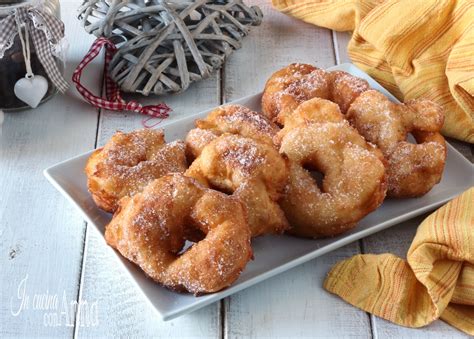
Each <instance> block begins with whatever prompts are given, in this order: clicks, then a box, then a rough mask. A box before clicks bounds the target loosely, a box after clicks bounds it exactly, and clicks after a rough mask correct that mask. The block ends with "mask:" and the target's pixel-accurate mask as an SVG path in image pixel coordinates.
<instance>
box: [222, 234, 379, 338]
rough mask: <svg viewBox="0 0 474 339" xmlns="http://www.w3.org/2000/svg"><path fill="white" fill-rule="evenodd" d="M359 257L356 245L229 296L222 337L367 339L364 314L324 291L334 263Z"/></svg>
mask: <svg viewBox="0 0 474 339" xmlns="http://www.w3.org/2000/svg"><path fill="white" fill-rule="evenodd" d="M282 250H284V249H282ZM357 253H359V247H358V243H357V242H356V243H353V244H350V245H348V246H345V247H343V248H340V249H338V250H336V251H334V252H331V253H330V254H327V255H325V256H322V257H320V258H317V259H315V260H312V261H310V262H308V263H306V264H304V265H301V266H299V267H296V268H294V269H292V270H290V271H288V272H285V273H283V274H280V275H278V276H276V277H274V278H272V279H269V280H266V281H263V282H261V283H260V284H258V285H256V286H253V287H251V288H248V289H246V290H244V291H242V292H239V293H237V294H234V295H232V296H231V297H230V298H228V299H226V303H225V304H226V308H225V315H226V322H225V331H226V332H225V333H226V336H227V337H228V338H302V337H305V338H309V337H324V338H330V337H348V336H351V337H358V338H367V337H368V336H370V325H369V321H368V317H367V314H366V313H365V312H363V311H360V310H358V309H356V308H354V307H352V306H350V305H348V304H347V303H345V302H344V301H343V300H342V299H340V298H338V297H336V296H334V295H332V294H330V293H328V292H326V291H325V290H324V289H323V287H322V285H323V282H324V279H325V277H326V274H327V272H328V271H329V269H330V268H331V267H332V266H333V265H334V264H335V263H336V262H338V261H340V260H343V259H346V258H349V257H351V256H353V255H355V254H357ZM255 260H258V258H255Z"/></svg>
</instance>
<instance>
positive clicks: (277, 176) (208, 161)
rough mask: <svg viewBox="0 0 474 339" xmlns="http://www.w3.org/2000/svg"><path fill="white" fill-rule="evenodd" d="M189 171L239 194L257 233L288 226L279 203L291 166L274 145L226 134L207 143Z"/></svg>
mask: <svg viewBox="0 0 474 339" xmlns="http://www.w3.org/2000/svg"><path fill="white" fill-rule="evenodd" d="M185 174H186V175H188V176H190V177H193V178H195V179H197V180H199V181H200V182H201V183H203V184H205V185H207V186H209V187H213V188H215V189H218V190H221V191H223V192H226V193H228V194H231V195H233V196H236V197H238V198H239V199H240V200H241V201H242V202H243V204H244V206H245V207H246V210H247V213H248V218H249V226H250V228H251V230H252V235H253V236H257V235H261V234H265V233H281V232H282V231H283V230H284V229H286V228H287V227H288V222H287V221H286V219H285V217H284V215H283V212H282V211H281V209H280V207H279V206H278V204H277V200H278V199H279V198H280V197H281V194H282V192H283V190H284V188H285V187H286V184H287V180H288V169H287V165H286V162H285V160H284V159H283V158H282V157H281V156H280V154H279V153H278V151H277V150H276V149H275V148H274V147H273V145H271V146H270V145H268V144H265V143H261V142H258V141H255V140H253V139H250V138H245V137H242V136H239V135H234V134H223V135H221V136H220V137H218V138H217V139H215V140H213V141H212V142H211V143H209V144H208V145H207V146H206V147H204V149H203V150H202V152H201V154H200V156H199V157H198V158H197V159H196V160H195V161H194V162H193V163H192V164H191V166H190V167H189V169H188V170H187V171H186V173H185Z"/></svg>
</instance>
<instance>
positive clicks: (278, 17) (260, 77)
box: [224, 0, 335, 101]
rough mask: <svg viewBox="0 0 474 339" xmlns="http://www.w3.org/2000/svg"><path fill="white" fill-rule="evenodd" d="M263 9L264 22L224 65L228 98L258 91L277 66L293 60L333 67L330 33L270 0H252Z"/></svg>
mask: <svg viewBox="0 0 474 339" xmlns="http://www.w3.org/2000/svg"><path fill="white" fill-rule="evenodd" d="M247 3H248V4H255V5H258V6H259V7H260V8H261V9H262V11H263V15H264V16H263V22H262V25H261V26H259V27H255V28H254V29H253V31H252V33H251V34H250V36H249V37H247V39H245V40H244V42H243V48H242V49H241V50H239V51H237V52H236V53H235V54H233V55H232V56H231V57H230V58H229V61H228V63H227V64H226V67H225V72H224V75H225V82H224V84H225V92H224V94H225V100H226V101H231V100H235V99H238V98H240V97H243V96H246V95H250V94H255V93H257V92H260V91H262V90H263V87H264V85H265V82H266V80H267V79H268V78H269V77H270V75H271V74H272V73H273V72H275V71H277V70H278V69H280V68H282V67H285V66H287V65H288V64H290V63H293V62H301V63H310V64H314V65H316V66H318V67H321V68H326V67H329V66H333V65H334V63H335V60H334V50H333V47H332V42H331V40H332V37H331V32H330V31H329V30H327V29H322V28H318V27H315V26H313V25H310V24H306V23H304V22H301V21H299V20H296V19H293V18H290V17H288V16H286V15H284V14H281V13H279V12H277V11H276V10H274V9H273V8H272V7H271V4H270V2H269V1H265V0H252V1H247Z"/></svg>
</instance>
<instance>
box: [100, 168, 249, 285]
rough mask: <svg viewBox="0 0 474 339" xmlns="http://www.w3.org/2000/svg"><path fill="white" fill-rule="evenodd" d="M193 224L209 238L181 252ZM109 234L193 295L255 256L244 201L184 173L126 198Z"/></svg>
mask: <svg viewBox="0 0 474 339" xmlns="http://www.w3.org/2000/svg"><path fill="white" fill-rule="evenodd" d="M188 229H190V230H191V233H192V231H193V230H196V229H197V230H199V231H201V232H202V233H203V234H205V238H204V239H203V240H201V241H199V242H197V243H195V244H194V245H193V246H192V247H190V248H189V249H187V250H186V251H185V252H184V253H182V254H180V252H181V251H182V249H183V246H184V245H185V240H187V237H186V234H187V233H188ZM105 239H106V241H107V243H108V244H109V245H110V246H112V247H114V248H116V249H117V250H118V251H119V252H120V253H121V254H122V255H123V256H124V257H125V258H127V259H128V260H130V261H131V262H133V263H135V264H137V265H138V266H140V267H141V269H142V270H143V271H144V272H145V273H146V274H147V275H148V276H149V277H151V278H152V279H153V280H155V281H157V282H158V283H160V284H163V285H164V286H166V287H168V288H170V289H173V290H178V291H189V292H191V293H194V294H203V293H211V292H217V291H219V290H221V289H223V288H226V287H227V286H229V285H231V284H232V283H233V282H234V281H235V280H236V279H237V278H238V276H239V275H240V272H241V271H242V270H243V269H244V267H245V265H246V264H247V262H248V261H249V260H250V259H251V257H252V249H251V247H250V229H249V227H248V224H247V221H246V216H245V211H244V209H243V207H242V204H241V203H240V202H239V201H238V200H237V199H235V198H233V197H229V196H226V195H225V194H223V193H219V192H216V191H213V190H210V189H206V188H204V187H203V186H201V185H200V184H198V183H197V182H196V181H195V180H194V179H192V178H188V177H185V176H183V175H181V174H173V175H167V176H164V177H162V178H160V179H157V180H154V181H152V182H151V183H149V184H148V186H146V187H145V188H144V189H143V191H142V192H141V193H137V194H135V195H134V196H133V197H131V198H130V197H125V198H123V199H122V200H121V201H120V208H119V209H118V210H117V212H116V213H115V215H114V217H113V219H112V221H111V222H110V223H109V224H108V225H107V226H106V231H105Z"/></svg>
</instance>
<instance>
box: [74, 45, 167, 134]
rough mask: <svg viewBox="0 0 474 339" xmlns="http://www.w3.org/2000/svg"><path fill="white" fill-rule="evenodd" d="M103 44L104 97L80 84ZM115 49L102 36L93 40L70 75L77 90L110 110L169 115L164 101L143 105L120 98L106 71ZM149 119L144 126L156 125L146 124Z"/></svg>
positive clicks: (154, 116)
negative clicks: (82, 76)
mask: <svg viewBox="0 0 474 339" xmlns="http://www.w3.org/2000/svg"><path fill="white" fill-rule="evenodd" d="M103 46H105V64H104V77H105V97H106V99H103V98H101V97H98V96H96V95H94V94H93V93H92V92H91V91H89V90H88V89H87V88H85V87H84V86H83V85H82V84H81V75H82V71H83V70H84V68H85V67H86V66H87V65H89V63H90V62H91V61H92V60H94V59H95V58H96V57H97V55H99V53H100V51H101V50H102V47H103ZM116 51H117V47H115V45H114V44H113V43H112V42H111V41H110V40H108V39H106V38H104V37H101V38H98V39H96V40H95V41H94V43H93V44H92V46H91V48H90V49H89V52H87V54H86V55H85V57H84V59H82V61H81V63H80V64H79V65H78V66H77V67H76V70H75V71H74V73H73V75H72V81H73V82H74V84H75V85H76V88H77V90H78V92H79V93H81V95H82V96H83V97H84V99H86V100H87V101H88V102H89V103H90V104H91V105H92V106H94V107H98V108H99V107H100V108H105V109H108V110H111V111H132V112H137V113H141V114H146V115H149V116H150V118H160V119H164V118H167V117H168V116H169V112H170V111H171V108H169V107H168V106H167V105H166V104H164V103H160V104H158V105H150V106H143V105H141V104H140V103H138V102H136V101H134V100H132V101H129V102H126V101H125V100H124V99H123V98H122V96H121V94H120V89H119V87H118V86H117V84H116V83H115V82H114V81H113V80H112V79H111V78H110V76H109V73H108V68H109V63H110V61H111V60H112V57H113V56H114V54H115V52H116ZM149 120H150V119H145V120H144V121H143V125H144V126H145V127H153V126H154V125H156V124H153V125H146V122H148V121H149ZM160 121H161V120H160Z"/></svg>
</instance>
